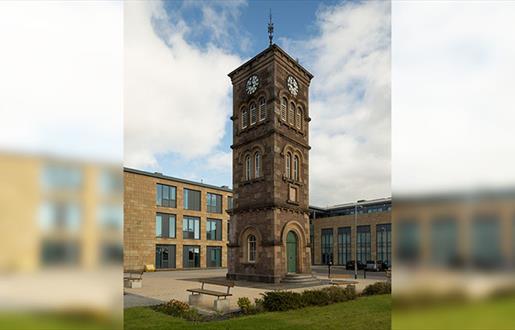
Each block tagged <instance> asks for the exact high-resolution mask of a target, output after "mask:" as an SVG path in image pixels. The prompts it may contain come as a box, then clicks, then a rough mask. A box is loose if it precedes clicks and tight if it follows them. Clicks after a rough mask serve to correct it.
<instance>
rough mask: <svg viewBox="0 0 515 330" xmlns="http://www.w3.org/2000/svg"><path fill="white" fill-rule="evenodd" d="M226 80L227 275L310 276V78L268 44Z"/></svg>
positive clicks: (275, 278)
mask: <svg viewBox="0 0 515 330" xmlns="http://www.w3.org/2000/svg"><path fill="white" fill-rule="evenodd" d="M270 39H271V38H270ZM229 77H230V78H231V81H232V85H233V116H232V117H231V119H232V121H233V145H232V146H231V148H232V150H233V196H234V205H233V209H232V211H231V221H230V234H229V244H228V247H229V248H228V274H227V277H228V278H229V279H243V280H250V281H261V282H273V283H277V282H280V281H283V280H285V279H286V280H288V279H290V278H292V277H295V276H296V277H297V278H301V277H303V274H304V275H306V276H305V277H306V278H308V277H310V276H311V256H310V255H311V251H310V242H309V237H310V236H309V149H310V147H309V121H310V117H309V84H310V81H311V79H312V78H313V75H311V73H309V72H308V71H307V70H306V69H304V68H303V67H302V66H301V65H300V64H299V63H298V61H297V60H294V59H293V58H292V57H290V56H289V55H288V54H287V53H286V52H285V51H284V50H282V49H281V48H280V47H278V46H277V45H275V44H272V43H271V44H270V46H269V47H268V48H267V49H265V50H264V51H263V52H261V53H260V54H258V55H256V56H255V57H254V58H252V59H251V60H249V61H248V62H246V63H244V64H243V65H241V66H240V67H239V68H237V69H236V70H234V71H233V72H231V73H230V74H229ZM294 274H297V275H294Z"/></svg>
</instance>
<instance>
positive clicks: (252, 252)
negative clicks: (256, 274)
mask: <svg viewBox="0 0 515 330" xmlns="http://www.w3.org/2000/svg"><path fill="white" fill-rule="evenodd" d="M247 243H248V245H247V251H248V261H249V262H256V236H254V235H249V237H248V238H247Z"/></svg>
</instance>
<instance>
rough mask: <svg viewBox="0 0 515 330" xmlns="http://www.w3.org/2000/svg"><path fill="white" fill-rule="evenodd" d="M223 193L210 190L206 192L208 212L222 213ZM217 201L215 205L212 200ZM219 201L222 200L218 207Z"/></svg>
mask: <svg viewBox="0 0 515 330" xmlns="http://www.w3.org/2000/svg"><path fill="white" fill-rule="evenodd" d="M222 199H223V198H222V195H220V194H215V193H211V192H208V193H206V208H207V212H208V213H217V214H222V209H223V207H222V203H223V202H222ZM213 201H214V202H215V204H214V205H213V204H212V202H213ZM218 202H220V207H219V208H218V207H217V206H218Z"/></svg>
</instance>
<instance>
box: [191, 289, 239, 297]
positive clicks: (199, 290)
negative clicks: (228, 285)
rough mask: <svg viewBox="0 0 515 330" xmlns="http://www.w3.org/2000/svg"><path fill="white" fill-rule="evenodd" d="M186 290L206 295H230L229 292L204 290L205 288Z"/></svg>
mask: <svg viewBox="0 0 515 330" xmlns="http://www.w3.org/2000/svg"><path fill="white" fill-rule="evenodd" d="M186 291H189V292H194V293H201V294H207V295H210V296H215V297H228V296H232V294H231V293H225V292H220V291H213V290H206V289H188V290H186Z"/></svg>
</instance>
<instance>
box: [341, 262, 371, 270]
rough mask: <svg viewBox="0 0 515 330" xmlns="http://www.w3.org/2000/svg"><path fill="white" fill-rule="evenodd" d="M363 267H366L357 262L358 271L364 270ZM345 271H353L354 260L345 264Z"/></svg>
mask: <svg viewBox="0 0 515 330" xmlns="http://www.w3.org/2000/svg"><path fill="white" fill-rule="evenodd" d="M365 266H366V265H365V264H364V263H362V262H361V261H358V269H359V270H362V269H365ZM345 269H348V270H352V269H354V260H349V261H347V263H346V264H345Z"/></svg>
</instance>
